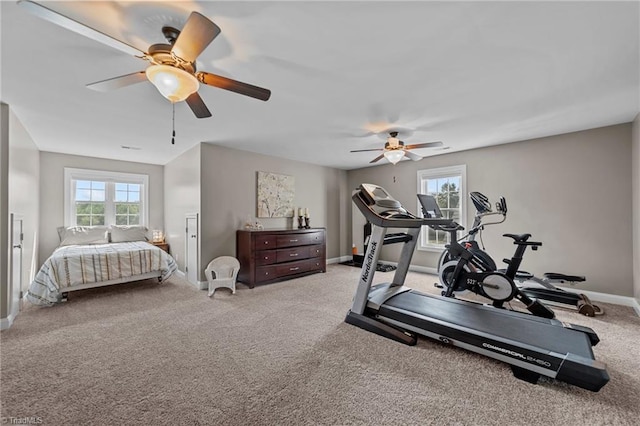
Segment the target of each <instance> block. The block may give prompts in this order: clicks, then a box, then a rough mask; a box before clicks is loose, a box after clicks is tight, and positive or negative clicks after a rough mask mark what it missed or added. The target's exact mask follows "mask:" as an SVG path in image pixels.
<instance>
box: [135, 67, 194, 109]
mask: <svg viewBox="0 0 640 426" xmlns="http://www.w3.org/2000/svg"><path fill="white" fill-rule="evenodd" d="M145 74H146V75H147V78H148V79H149V81H150V82H151V83H153V85H154V86H156V88H157V89H158V91H159V92H160V93H161V94H162V96H164V97H165V98H167V99H168V100H169V101H171V102H181V101H184V100H185V99H187V98H188V97H189V95H191V94H192V93H195V92H197V91H198V89H199V88H200V83H199V82H198V79H197V78H196V77H195V76H194V75H193V74H190V73H188V72H187V71H185V70H182V69H180V68H176V67H172V66H170V65H151V66H149V67H148V68H147V69H146V70H145Z"/></svg>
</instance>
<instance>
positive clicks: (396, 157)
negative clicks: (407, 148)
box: [384, 149, 404, 164]
mask: <svg viewBox="0 0 640 426" xmlns="http://www.w3.org/2000/svg"><path fill="white" fill-rule="evenodd" d="M384 156H385V158H386V159H387V160H389V162H390V163H391V164H397V163H398V161H400V160H402V157H404V151H403V150H401V149H393V150H390V151H385V153H384Z"/></svg>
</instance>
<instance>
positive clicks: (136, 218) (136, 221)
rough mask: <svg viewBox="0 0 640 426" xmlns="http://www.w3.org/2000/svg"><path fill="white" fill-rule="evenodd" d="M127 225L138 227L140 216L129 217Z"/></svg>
mask: <svg viewBox="0 0 640 426" xmlns="http://www.w3.org/2000/svg"><path fill="white" fill-rule="evenodd" d="M129 225H140V216H138V215H134V216H129Z"/></svg>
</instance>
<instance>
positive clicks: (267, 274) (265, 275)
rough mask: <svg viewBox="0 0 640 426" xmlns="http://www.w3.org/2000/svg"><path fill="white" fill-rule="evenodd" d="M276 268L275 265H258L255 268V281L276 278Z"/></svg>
mask: <svg viewBox="0 0 640 426" xmlns="http://www.w3.org/2000/svg"><path fill="white" fill-rule="evenodd" d="M278 276H279V275H278V270H277V266H276V265H272V266H260V267H258V268H256V282H258V283H260V282H264V281H271V280H275V279H276V278H278Z"/></svg>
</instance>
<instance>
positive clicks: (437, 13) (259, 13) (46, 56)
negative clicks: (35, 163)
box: [0, 1, 640, 169]
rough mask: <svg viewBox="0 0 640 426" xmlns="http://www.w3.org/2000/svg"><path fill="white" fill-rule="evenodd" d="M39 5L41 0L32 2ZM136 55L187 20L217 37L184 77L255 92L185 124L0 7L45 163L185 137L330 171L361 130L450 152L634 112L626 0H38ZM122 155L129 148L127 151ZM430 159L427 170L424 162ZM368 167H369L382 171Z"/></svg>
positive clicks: (19, 13)
mask: <svg viewBox="0 0 640 426" xmlns="http://www.w3.org/2000/svg"><path fill="white" fill-rule="evenodd" d="M41 3H44V2H41ZM46 6H47V7H49V8H51V9H53V10H55V11H57V12H60V13H62V14H65V15H66V16H68V17H71V18H73V19H76V20H78V21H81V22H83V23H85V24H87V25H89V26H91V27H93V28H95V29H98V30H100V31H102V32H105V33H107V34H109V35H111V36H113V37H115V38H117V39H119V40H122V41H125V42H127V43H129V44H131V45H133V46H135V47H137V48H139V49H141V50H143V51H146V50H147V48H148V46H149V45H151V44H153V43H164V42H165V40H164V37H163V36H162V34H161V32H160V29H161V27H162V26H163V25H167V24H169V25H172V26H175V27H178V28H181V27H182V25H183V24H184V22H185V20H186V19H187V17H188V15H189V12H190V11H192V10H195V11H199V12H200V13H202V14H204V15H205V16H207V17H208V18H210V19H211V20H212V21H214V22H215V23H216V24H217V25H218V26H219V27H220V28H221V29H222V34H220V36H218V37H217V38H216V39H215V40H214V41H213V42H212V43H211V44H210V45H209V47H208V48H207V49H206V50H205V51H204V52H203V53H202V54H201V55H200V57H199V60H198V68H199V69H200V70H203V71H208V72H213V73H218V74H221V75H224V76H227V77H230V78H233V79H236V80H240V81H244V82H247V83H251V84H254V85H257V86H261V87H265V88H268V89H270V90H271V91H272V96H271V99H270V100H269V101H267V102H262V101H258V100H255V99H252V98H248V97H245V96H241V95H238V94H235V93H231V92H227V91H224V90H221V89H217V88H213V87H206V86H201V88H200V91H199V93H200V95H201V97H202V98H203V100H204V101H205V103H206V104H207V106H208V107H209V109H210V110H211V112H212V113H213V117H211V118H207V119H196V118H195V117H194V116H193V114H192V112H191V110H190V109H189V108H188V106H187V105H186V104H185V103H184V102H182V103H178V104H176V112H175V114H176V118H175V126H176V143H175V145H171V129H172V127H171V126H172V120H171V114H172V111H171V104H170V103H169V101H167V100H165V99H164V98H163V97H162V96H161V95H160V94H159V93H158V92H157V90H156V89H155V88H154V87H153V86H152V85H151V84H148V83H143V84H138V85H134V86H129V87H125V88H122V89H119V90H116V91H112V92H108V93H100V92H96V91H92V90H89V89H87V88H86V87H85V84H88V83H92V82H95V81H99V80H104V79H107V78H111V77H115V76H119V75H123V74H128V73H132V72H135V71H139V70H143V69H144V68H145V66H146V64H147V62H145V61H143V60H141V59H138V58H135V57H130V56H127V55H126V54H124V53H122V52H120V51H118V50H115V49H113V48H111V47H108V46H105V45H102V44H100V43H98V42H95V41H93V40H90V39H88V38H85V37H83V36H81V35H78V34H76V33H74V32H71V31H69V30H66V29H63V28H60V27H58V26H56V25H54V24H51V23H49V22H47V21H44V20H42V19H40V18H37V17H35V16H33V15H31V14H29V13H27V12H26V11H25V10H24V9H23V8H21V7H19V6H17V5H16V4H15V2H13V1H11V2H4V1H3V2H2V4H1V23H2V27H1V29H2V62H1V64H0V65H1V72H2V74H1V87H0V90H1V93H0V94H1V99H2V101H3V102H6V103H8V104H9V105H10V106H11V107H12V109H13V111H14V112H15V114H16V115H17V116H18V118H19V119H20V120H21V121H22V123H23V124H24V126H25V127H26V129H27V131H28V132H29V133H30V135H31V136H32V138H33V139H34V141H35V143H36V144H37V146H38V148H39V149H40V150H43V151H52V152H63V153H73V154H79V155H87V156H94V157H104V158H112V159H119V160H130V161H138V162H145V163H154V164H166V163H167V162H169V161H171V160H172V159H173V158H175V157H177V156H178V155H180V154H181V153H182V152H184V151H186V150H187V149H189V148H191V147H192V146H194V145H195V144H197V143H199V142H210V143H214V144H218V145H223V146H228V147H233V148H238V149H241V150H246V151H253V152H259V153H264V154H269V155H274V156H278V157H284V158H288V159H293V160H299V161H304V162H309V163H315V164H319V165H323V166H331V167H337V168H341V169H354V168H360V167H365V166H368V165H369V160H371V159H372V158H374V157H375V156H376V155H377V153H375V152H365V153H349V151H350V150H354V149H366V148H377V147H382V145H383V143H384V138H383V137H381V136H378V135H369V136H367V137H358V136H362V135H365V134H368V133H369V132H370V131H383V130H385V129H388V128H390V127H394V128H400V130H401V133H400V139H403V140H404V141H405V142H406V143H421V142H429V141H437V140H440V141H443V142H444V144H445V145H446V146H447V147H449V149H448V150H446V151H445V150H438V149H421V150H417V151H416V152H417V153H418V154H420V155H425V156H427V155H437V154H438V153H444V152H453V151H459V150H466V149H471V148H475V147H481V146H487V145H494V144H501V143H508V142H514V141H520V140H526V139H531V138H536V137H542V136H547V135H553V134H560V133H566V132H572V131H577V130H583V129H589V128H595V127H600V126H606V125H612V124H618V123H625V122H630V121H632V120H633V119H634V117H635V116H636V114H637V113H638V111H639V110H640V107H639V91H640V86H639V75H640V65H639V61H640V46H639V38H640V37H639V27H640V8H639V6H640V3H638V2H618V3H614V2H597V3H596V2H542V3H537V2H512V3H508V2H427V1H424V2H398V1H389V2H373V1H368V2H364V1H360V2H309V1H305V2H270V1H261V2H201V1H197V2H196V1H183V2H150V1H140V2H46ZM121 145H126V146H135V147H139V148H141V149H140V150H136V151H134V150H125V149H122V148H121ZM423 161H428V160H423ZM385 163H386V162H385V161H380V162H379V163H377V164H385Z"/></svg>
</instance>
